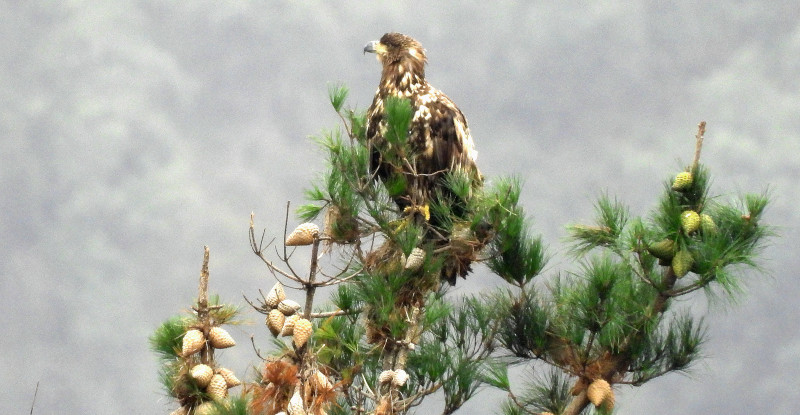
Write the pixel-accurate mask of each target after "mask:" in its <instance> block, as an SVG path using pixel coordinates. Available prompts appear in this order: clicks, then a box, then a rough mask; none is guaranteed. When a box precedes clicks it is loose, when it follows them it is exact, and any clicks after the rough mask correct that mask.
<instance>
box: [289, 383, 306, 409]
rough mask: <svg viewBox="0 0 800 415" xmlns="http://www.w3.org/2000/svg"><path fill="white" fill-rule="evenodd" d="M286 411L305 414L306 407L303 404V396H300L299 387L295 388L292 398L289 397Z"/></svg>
mask: <svg viewBox="0 0 800 415" xmlns="http://www.w3.org/2000/svg"><path fill="white" fill-rule="evenodd" d="M286 412H288V413H289V415H306V409H305V407H304V405H303V397H302V396H300V387H297V388H295V390H294V395H292V399H289V405H288V406H287V407H286Z"/></svg>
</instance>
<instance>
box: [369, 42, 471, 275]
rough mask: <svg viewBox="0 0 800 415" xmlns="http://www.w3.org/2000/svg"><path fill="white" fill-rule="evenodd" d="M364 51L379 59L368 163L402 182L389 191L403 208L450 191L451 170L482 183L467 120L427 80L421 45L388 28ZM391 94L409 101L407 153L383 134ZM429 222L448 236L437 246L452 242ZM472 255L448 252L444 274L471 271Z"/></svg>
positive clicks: (380, 174) (387, 178)
mask: <svg viewBox="0 0 800 415" xmlns="http://www.w3.org/2000/svg"><path fill="white" fill-rule="evenodd" d="M364 52H372V53H375V54H376V55H377V58H378V61H379V62H380V63H381V65H382V70H381V80H380V84H379V85H378V90H377V92H376V93H375V98H374V99H373V101H372V105H371V106H370V108H369V109H368V111H367V140H368V142H369V146H370V149H371V150H370V157H371V159H370V168H371V169H372V170H371V171H372V172H374V173H375V174H376V175H377V176H378V177H379V178H380V179H381V180H383V181H384V182H387V183H397V182H404V183H405V186H404V187H403V186H401V190H400V191H396V188H395V191H396V192H395V193H393V194H392V195H391V196H392V198H393V199H394V201H395V202H396V203H397V205H398V206H399V207H400V208H401V209H404V210H406V209H408V208H419V207H423V208H425V207H427V206H429V205H430V204H431V202H433V201H435V200H434V198H437V197H438V196H440V195H442V196H444V197H451V196H453V195H452V193H451V192H450V191H449V190H447V188H446V187H445V186H444V177H445V175H446V173H448V172H451V171H458V170H460V171H462V172H464V173H466V175H467V177H469V179H470V180H471V184H472V186H471V188H472V189H476V188H478V187H479V186H481V184H482V182H483V178H482V176H481V174H480V171H479V170H478V167H477V166H476V164H475V160H476V158H477V155H478V153H477V151H475V145H474V143H473V141H472V137H471V136H470V132H469V127H468V126H467V120H466V118H465V117H464V114H462V113H461V110H459V109H458V107H456V105H455V104H454V103H453V101H451V100H450V98H448V97H447V95H445V94H444V93H442V92H441V91H439V90H437V89H436V88H434V87H433V86H431V85H430V84H429V83H428V81H426V80H425V64H426V63H427V59H426V56H425V49H423V48H422V45H421V44H420V43H419V42H417V41H416V40H414V39H413V38H411V37H409V36H406V35H403V34H400V33H387V34H385V35H383V37H381V39H380V40H379V41H373V42H370V43H368V44H367V45H366V46H365V47H364ZM390 97H399V98H406V99H408V100H409V101H410V104H411V110H412V114H413V116H412V119H411V123H410V125H409V129H408V136H407V142H408V144H409V145H408V146H407V148H408V149H410V153H407V152H406V150H404V149H402V148H393V146H392V144H391V142H389V140H387V139H386V136H385V135H386V130H387V121H386V118H387V117H386V114H385V105H386V101H387V99H389V98H390ZM395 147H396V146H395ZM411 211H412V212H413V211H415V210H414V209H412V210H411ZM454 213H455V214H456V215H457V216H458V215H462V214H465V213H466V212H462V211H458V210H457V209H456V210H455V211H454ZM430 225H431V226H433V227H435V228H439V229H437V231H436V235H437V236H444V237H445V238H446V239H445V240H442V239H441V238H439V240H438V242H437V243H436V246H437V247H443V246H444V245H447V244H449V243H450V241H449V237H448V232H447V230H445V229H441V226H440V223H439V222H438V220H437V218H436V217H433V218H431V220H430ZM479 245H480V244H479ZM479 249H480V248H478V249H477V250H479ZM451 252H454V250H451ZM474 259H475V255H474V252H473V253H470V255H464V256H458V255H455V254H453V253H451V254H450V257H448V258H447V259H446V260H445V264H444V266H443V267H444V268H443V270H442V277H443V278H444V279H446V280H447V281H449V282H450V283H455V278H456V276H462V277H463V276H465V275H466V274H467V272H469V268H470V267H469V264H470V262H472V261H473V260H474Z"/></svg>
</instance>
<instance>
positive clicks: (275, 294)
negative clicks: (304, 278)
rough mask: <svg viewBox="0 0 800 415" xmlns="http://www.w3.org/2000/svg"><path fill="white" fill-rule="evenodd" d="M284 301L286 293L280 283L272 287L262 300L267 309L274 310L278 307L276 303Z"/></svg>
mask: <svg viewBox="0 0 800 415" xmlns="http://www.w3.org/2000/svg"><path fill="white" fill-rule="evenodd" d="M285 299H286V292H284V291H283V285H281V283H280V281H278V282H276V283H275V285H273V286H272V289H271V290H269V293H267V297H266V298H264V304H266V305H267V307H270V308H275V307H277V306H278V303H280V302H281V301H283V300H285Z"/></svg>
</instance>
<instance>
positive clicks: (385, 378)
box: [378, 370, 394, 383]
mask: <svg viewBox="0 0 800 415" xmlns="http://www.w3.org/2000/svg"><path fill="white" fill-rule="evenodd" d="M392 379H394V370H384V371H383V372H381V374H380V375H378V381H379V382H380V383H389V382H391V381H392Z"/></svg>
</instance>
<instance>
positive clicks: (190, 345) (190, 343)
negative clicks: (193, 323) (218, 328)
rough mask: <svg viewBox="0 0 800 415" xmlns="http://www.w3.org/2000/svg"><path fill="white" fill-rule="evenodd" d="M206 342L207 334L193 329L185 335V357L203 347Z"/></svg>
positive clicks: (182, 352)
mask: <svg viewBox="0 0 800 415" xmlns="http://www.w3.org/2000/svg"><path fill="white" fill-rule="evenodd" d="M205 343H206V336H204V335H203V332H202V331H200V330H197V329H191V330H189V331H187V332H186V334H184V335H183V347H182V350H181V355H182V356H183V357H188V356H191V355H193V354H195V353H197V352H199V351H200V350H202V349H203V345H205Z"/></svg>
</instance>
